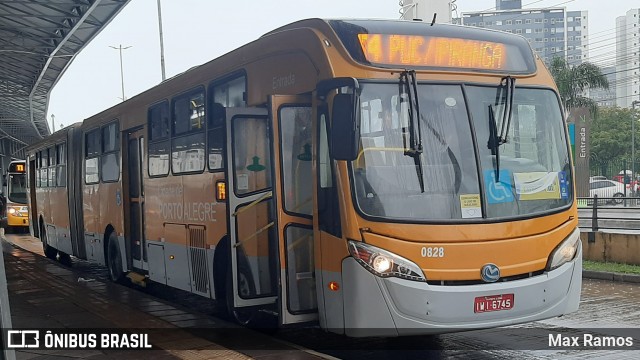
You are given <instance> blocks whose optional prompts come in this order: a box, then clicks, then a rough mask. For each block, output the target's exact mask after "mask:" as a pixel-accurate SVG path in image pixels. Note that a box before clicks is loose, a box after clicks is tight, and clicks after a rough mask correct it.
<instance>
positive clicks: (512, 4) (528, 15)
mask: <svg viewBox="0 0 640 360" xmlns="http://www.w3.org/2000/svg"><path fill="white" fill-rule="evenodd" d="M588 20H589V18H588V15H587V11H567V10H566V9H565V8H564V7H550V8H531V9H522V0H496V7H495V10H490V11H480V12H463V13H462V24H463V25H467V26H477V27H482V28H489V29H495V30H500V31H506V32H510V33H514V34H518V35H522V36H524V37H525V38H526V39H527V40H528V41H529V43H530V44H531V47H532V48H533V49H534V51H535V52H536V53H537V54H538V56H540V58H541V59H542V60H543V61H544V62H545V64H547V65H549V64H550V63H551V60H552V59H553V58H554V57H557V56H559V57H564V58H565V59H566V60H567V61H568V63H569V64H571V65H578V64H580V63H582V61H583V60H585V59H587V58H588V56H589V49H588V47H587V39H588V36H589V34H588V27H589V25H588Z"/></svg>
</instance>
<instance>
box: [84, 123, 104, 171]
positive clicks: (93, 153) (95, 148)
mask: <svg viewBox="0 0 640 360" xmlns="http://www.w3.org/2000/svg"><path fill="white" fill-rule="evenodd" d="M100 148H101V146H100V129H95V130H92V131H91V132H88V133H87V134H85V162H84V166H85V168H84V171H85V173H84V176H85V178H84V180H85V182H86V183H87V184H96V183H98V181H99V180H100V177H99V172H98V157H99V155H100Z"/></svg>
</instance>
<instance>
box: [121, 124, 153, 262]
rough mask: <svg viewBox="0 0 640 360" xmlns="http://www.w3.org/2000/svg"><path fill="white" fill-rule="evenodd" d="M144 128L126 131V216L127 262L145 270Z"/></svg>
mask: <svg viewBox="0 0 640 360" xmlns="http://www.w3.org/2000/svg"><path fill="white" fill-rule="evenodd" d="M144 134H145V131H144V129H139V130H134V131H129V132H127V151H126V155H127V167H126V170H127V174H128V176H127V179H123V180H125V181H127V188H128V189H129V191H128V193H125V195H126V196H128V199H127V200H128V201H127V203H126V204H125V206H127V211H128V216H127V217H126V220H125V222H127V223H128V224H125V228H126V236H125V239H126V246H127V251H126V253H127V263H128V264H129V265H130V266H133V267H134V268H137V269H140V270H147V269H148V267H147V248H146V246H145V234H144V186H143V178H142V169H143V165H144V164H143V159H145V156H144Z"/></svg>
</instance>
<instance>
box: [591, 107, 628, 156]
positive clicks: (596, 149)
mask: <svg viewBox="0 0 640 360" xmlns="http://www.w3.org/2000/svg"><path fill="white" fill-rule="evenodd" d="M636 116H637V114H634V112H633V111H632V110H630V109H624V108H618V107H615V108H603V109H600V110H599V111H598V117H597V118H595V119H593V120H592V121H591V128H590V132H591V135H590V137H589V139H590V141H591V157H592V158H593V159H594V160H597V161H605V162H606V161H617V160H622V159H627V160H630V159H631V122H632V121H634V120H633V119H637V117H636ZM635 130H636V136H635V138H636V141H637V140H640V134H639V133H638V131H639V130H640V126H636V127H635Z"/></svg>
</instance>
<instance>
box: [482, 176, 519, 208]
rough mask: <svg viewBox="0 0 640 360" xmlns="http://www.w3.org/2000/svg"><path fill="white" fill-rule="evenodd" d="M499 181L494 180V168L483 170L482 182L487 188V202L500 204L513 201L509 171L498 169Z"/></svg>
mask: <svg viewBox="0 0 640 360" xmlns="http://www.w3.org/2000/svg"><path fill="white" fill-rule="evenodd" d="M499 180H500V181H496V171H495V170H485V171H484V184H485V186H486V190H487V201H488V202H489V204H500V203H506V202H512V201H513V192H512V191H511V172H510V171H509V170H500V179H499Z"/></svg>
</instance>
